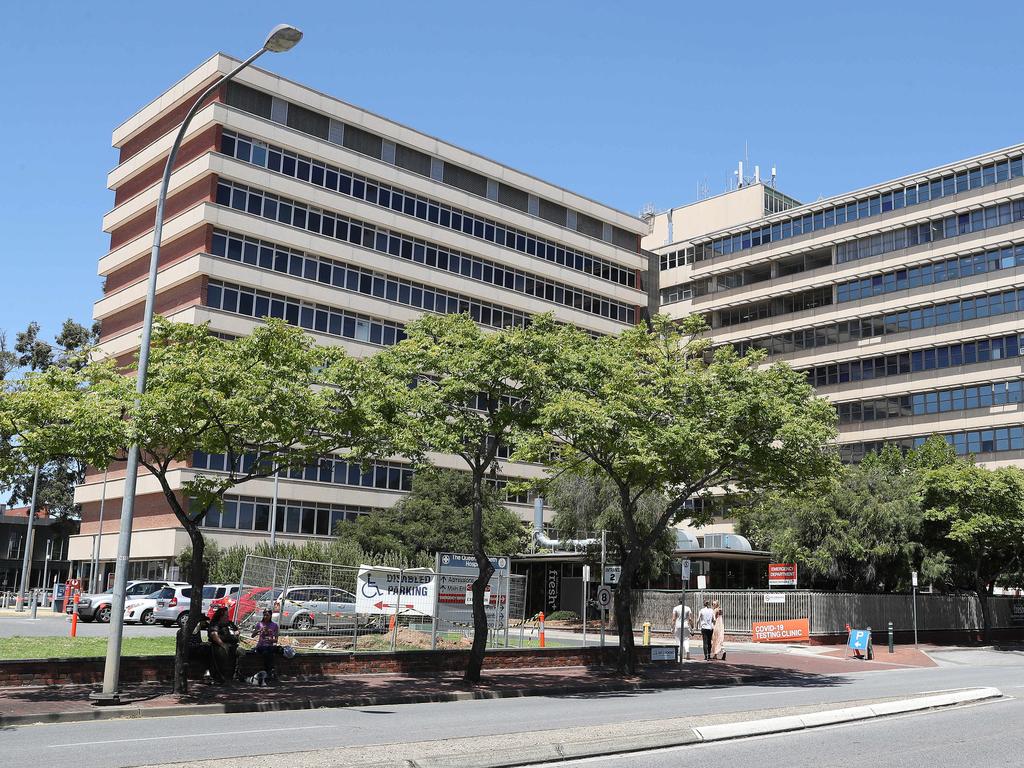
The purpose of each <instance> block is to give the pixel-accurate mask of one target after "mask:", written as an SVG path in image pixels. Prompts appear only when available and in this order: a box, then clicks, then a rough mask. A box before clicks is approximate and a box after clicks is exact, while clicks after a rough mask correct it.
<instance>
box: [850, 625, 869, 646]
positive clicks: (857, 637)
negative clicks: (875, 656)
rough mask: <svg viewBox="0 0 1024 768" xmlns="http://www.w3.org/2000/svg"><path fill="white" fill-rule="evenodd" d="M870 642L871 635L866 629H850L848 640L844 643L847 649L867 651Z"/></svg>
mask: <svg viewBox="0 0 1024 768" xmlns="http://www.w3.org/2000/svg"><path fill="white" fill-rule="evenodd" d="M870 642H871V633H870V632H868V631H867V630H866V629H851V630H850V639H849V641H848V642H847V643H846V646H847V648H851V649H853V650H855V651H867V649H868V643H870Z"/></svg>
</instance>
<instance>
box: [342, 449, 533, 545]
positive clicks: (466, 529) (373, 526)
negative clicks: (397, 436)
mask: <svg viewBox="0 0 1024 768" xmlns="http://www.w3.org/2000/svg"><path fill="white" fill-rule="evenodd" d="M472 519H473V483H472V479H471V477H470V476H469V474H468V473H466V472H456V471H454V470H447V469H437V468H433V467H429V468H424V469H421V470H420V471H418V472H417V473H416V475H415V477H414V478H413V481H412V491H411V492H410V493H409V495H408V496H405V497H403V498H402V499H401V500H399V502H398V503H397V504H395V505H394V506H393V507H391V508H390V509H381V510H376V511H374V512H373V513H372V514H369V515H362V516H361V517H360V518H359V519H358V520H357V521H355V522H354V523H348V522H343V523H339V525H338V530H337V531H336V533H337V534H338V535H340V536H342V537H343V538H352V539H354V540H355V541H356V542H358V544H359V546H360V547H361V548H362V549H363V550H364V551H366V552H396V553H399V554H401V555H403V556H405V557H407V558H414V557H416V556H417V555H420V554H427V555H433V554H434V553H435V552H469V551H471V550H472V548H473V540H472V535H471V532H472V528H473V526H472ZM483 525H484V547H485V548H486V549H487V551H488V552H493V553H495V554H506V555H512V554H517V553H519V552H522V551H523V549H524V547H525V546H526V543H527V541H528V537H527V535H526V529H525V527H524V525H523V523H522V521H520V519H519V518H518V517H517V516H516V515H515V514H514V513H513V512H511V511H509V510H508V508H506V507H505V506H504V505H503V504H502V503H501V500H500V498H499V497H498V493H497V491H496V490H495V489H494V488H493V487H491V486H485V487H484V499H483Z"/></svg>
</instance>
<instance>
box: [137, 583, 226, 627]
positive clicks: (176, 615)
mask: <svg viewBox="0 0 1024 768" xmlns="http://www.w3.org/2000/svg"><path fill="white" fill-rule="evenodd" d="M237 594H238V585H237V584H207V585H206V586H205V587H203V606H202V607H203V613H204V614H205V613H206V612H207V611H208V610H209V608H210V603H211V602H213V601H214V600H216V599H217V598H219V597H235V596H236V595H237ZM191 605H192V587H190V586H189V585H188V584H180V585H179V584H173V585H171V586H169V587H165V588H164V590H163V591H162V592H160V594H159V595H157V599H156V608H155V609H154V611H153V620H154V622H156V623H159V624H163V625H164V626H165V627H170V626H172V625H174V624H177V625H178V626H179V627H180V626H182V625H183V624H184V623H185V622H186V621H187V620H188V609H189V607H191Z"/></svg>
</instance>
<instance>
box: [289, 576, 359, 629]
mask: <svg viewBox="0 0 1024 768" xmlns="http://www.w3.org/2000/svg"><path fill="white" fill-rule="evenodd" d="M355 613H356V598H355V595H353V594H352V593H351V592H349V591H348V590H345V589H341V588H340V587H329V586H324V585H319V584H311V585H301V586H295V587H289V588H288V591H287V592H286V593H285V596H284V602H283V605H282V601H281V600H275V601H274V621H276V622H277V623H278V624H279V625H280V626H281V627H282V628H285V627H291V628H292V629H298V630H301V631H305V630H309V629H313V627H314V626H317V627H338V628H340V627H347V628H352V626H353V625H354V623H355Z"/></svg>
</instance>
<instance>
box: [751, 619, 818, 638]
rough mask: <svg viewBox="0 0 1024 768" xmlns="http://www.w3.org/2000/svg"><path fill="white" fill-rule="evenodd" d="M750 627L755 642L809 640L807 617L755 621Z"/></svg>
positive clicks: (809, 629) (809, 630) (809, 632)
mask: <svg viewBox="0 0 1024 768" xmlns="http://www.w3.org/2000/svg"><path fill="white" fill-rule="evenodd" d="M750 629H751V635H752V639H753V641H754V642H755V643H788V642H794V641H797V640H809V639H810V637H811V627H810V621H809V620H807V619H789V620H787V621H755V622H754V623H753V624H751V625H750Z"/></svg>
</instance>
